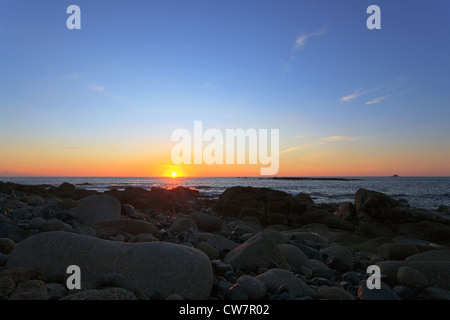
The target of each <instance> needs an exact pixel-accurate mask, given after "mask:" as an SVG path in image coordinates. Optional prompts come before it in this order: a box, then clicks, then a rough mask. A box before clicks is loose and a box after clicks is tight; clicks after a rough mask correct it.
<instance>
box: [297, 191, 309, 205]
mask: <svg viewBox="0 0 450 320" xmlns="http://www.w3.org/2000/svg"><path fill="white" fill-rule="evenodd" d="M294 198H295V200H297V201H298V202H300V203H301V204H303V205H306V206H312V205H314V201H313V199H312V198H311V196H310V195H309V194H306V193H303V192H300V193H299V194H297V195H296V196H295V197H294Z"/></svg>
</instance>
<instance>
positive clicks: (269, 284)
mask: <svg viewBox="0 0 450 320" xmlns="http://www.w3.org/2000/svg"><path fill="white" fill-rule="evenodd" d="M255 279H257V280H258V281H260V282H261V283H262V284H264V286H265V287H266V290H267V291H268V292H272V293H276V292H277V291H278V290H279V288H280V287H281V286H283V287H284V288H285V289H287V291H288V292H289V293H290V294H291V295H292V296H293V297H305V296H309V297H315V295H316V292H315V291H314V289H312V288H310V287H309V286H308V285H307V284H306V283H304V282H303V281H302V280H300V279H299V278H297V277H296V276H295V275H294V274H293V273H292V272H290V271H288V270H284V269H278V268H274V269H270V270H268V271H266V272H264V273H263V274H260V275H259V276H256V277H255Z"/></svg>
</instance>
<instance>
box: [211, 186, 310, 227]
mask: <svg viewBox="0 0 450 320" xmlns="http://www.w3.org/2000/svg"><path fill="white" fill-rule="evenodd" d="M305 210H306V206H305V205H304V204H301V203H300V202H298V201H297V200H296V199H295V198H294V197H293V196H291V195H289V194H287V193H285V192H283V191H279V190H272V189H269V188H254V187H240V186H237V187H232V188H228V189H227V190H225V191H224V192H223V193H222V194H221V195H220V196H219V201H218V203H217V211H218V212H219V213H220V214H221V215H223V216H231V217H235V218H239V219H242V218H244V217H247V216H251V217H252V216H254V217H256V218H257V219H258V221H259V223H260V224H261V225H263V226H265V225H270V224H283V225H289V226H293V225H296V224H298V217H299V216H300V215H301V214H302V213H303V212H304V211H305Z"/></svg>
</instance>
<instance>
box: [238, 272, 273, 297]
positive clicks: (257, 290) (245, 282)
mask: <svg viewBox="0 0 450 320" xmlns="http://www.w3.org/2000/svg"><path fill="white" fill-rule="evenodd" d="M236 284H239V285H240V286H241V287H242V288H243V289H244V290H245V292H246V293H247V296H248V299H249V300H261V299H262V298H264V296H265V295H266V287H265V286H264V284H263V283H262V282H261V281H259V280H258V279H256V278H254V277H251V276H248V275H243V276H241V277H239V279H237V282H236Z"/></svg>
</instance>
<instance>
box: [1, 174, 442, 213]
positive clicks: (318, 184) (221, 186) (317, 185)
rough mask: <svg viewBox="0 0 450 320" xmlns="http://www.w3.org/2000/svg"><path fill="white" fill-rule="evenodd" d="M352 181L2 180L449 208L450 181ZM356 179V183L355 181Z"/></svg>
mask: <svg viewBox="0 0 450 320" xmlns="http://www.w3.org/2000/svg"><path fill="white" fill-rule="evenodd" d="M344 178H346V179H352V180H345V181H343V180H283V179H272V178H259V177H215V178H214V177H205V178H149V177H146V178H135V177H133V178H124V177H99V178H93V177H47V178H46V177H3V178H2V177H0V181H3V182H15V183H21V184H50V185H54V186H58V185H60V184H61V183H63V182H69V183H72V184H74V185H77V187H79V188H84V189H93V190H97V191H99V192H103V191H106V190H109V189H111V188H116V189H119V190H121V189H124V188H126V187H128V186H134V187H142V188H146V189H151V188H152V187H153V186H157V187H164V188H172V187H176V186H184V187H191V188H195V189H198V190H199V191H200V192H202V193H204V194H208V195H213V196H219V195H220V194H221V193H222V192H223V191H225V190H226V189H227V188H229V187H233V186H252V187H267V188H272V189H276V190H281V191H284V192H287V193H289V194H292V195H296V194H298V193H300V192H303V193H307V194H309V195H310V196H311V197H312V198H313V200H314V202H316V203H341V202H344V201H352V202H353V200H354V196H355V193H356V191H357V190H358V189H359V188H365V189H368V190H373V191H379V192H383V193H385V194H387V195H389V196H391V197H393V198H395V199H406V200H407V201H408V203H409V204H410V205H411V206H412V207H418V208H426V209H436V208H437V207H438V206H439V205H447V206H450V177H344ZM353 179H354V180H353Z"/></svg>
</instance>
